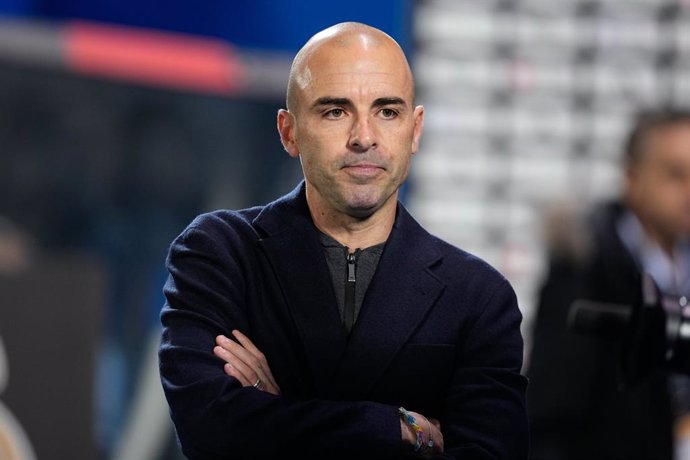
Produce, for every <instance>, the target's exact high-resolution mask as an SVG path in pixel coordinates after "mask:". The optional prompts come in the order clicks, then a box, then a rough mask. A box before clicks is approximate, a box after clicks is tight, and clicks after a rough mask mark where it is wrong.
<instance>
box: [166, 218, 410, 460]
mask: <svg viewBox="0 0 690 460" xmlns="http://www.w3.org/2000/svg"><path fill="white" fill-rule="evenodd" d="M226 226H227V225H226ZM218 227H219V225H208V222H205V223H204V222H202V223H199V222H197V223H195V224H192V225H191V226H190V227H189V228H188V229H186V230H185V232H183V233H182V234H181V235H180V236H179V237H178V238H177V239H176V240H175V241H173V243H172V245H171V247H170V251H169V254H168V257H167V260H166V265H167V268H168V270H169V273H170V274H169V278H168V280H167V283H166V285H165V287H164V294H165V297H166V304H165V306H164V307H163V310H162V312H161V322H162V326H163V331H162V337H161V343H160V348H159V365H160V375H161V381H162V385H163V389H164V392H165V395H166V398H167V401H168V404H169V406H170V413H171V417H172V420H173V422H174V425H175V429H176V433H177V436H178V440H179V443H180V446H181V448H182V451H183V452H184V454H185V455H186V456H187V457H188V458H189V459H191V460H194V459H205V460H213V459H230V458H232V459H244V458H252V459H263V458H276V457H279V456H284V455H285V453H286V452H293V453H294V454H295V455H296V456H297V457H301V458H312V457H318V456H320V458H342V457H345V458H347V457H349V458H368V457H369V456H372V457H376V458H401V457H402V456H403V455H404V454H405V453H406V452H407V451H408V448H407V446H405V445H404V443H402V442H401V433H400V424H399V418H398V414H397V407H395V406H390V405H385V404H379V403H375V402H366V401H361V402H345V401H325V400H291V399H288V398H287V397H283V396H274V395H271V394H268V393H265V392H261V391H259V390H256V389H254V388H252V387H242V386H241V384H240V383H239V381H237V380H236V379H234V378H232V377H229V376H227V375H226V374H225V373H224V372H223V362H222V361H221V360H220V359H218V358H216V357H215V356H214V355H213V347H214V345H215V337H216V336H217V335H218V334H221V333H223V334H226V335H227V334H228V333H229V331H231V330H232V329H234V328H237V329H240V330H246V329H245V325H246V324H247V317H246V309H247V308H248V306H247V305H245V301H244V298H245V295H244V292H245V287H246V283H247V282H248V279H247V268H248V264H249V263H251V262H250V261H249V259H250V258H248V257H245V256H243V254H246V251H247V249H246V244H244V242H246V241H247V238H246V237H244V238H243V237H241V236H240V232H230V231H228V229H227V228H226V229H223V230H222V231H220V230H218ZM243 251H244V253H243ZM317 453H318V454H319V455H318V456H317V455H316V454H317Z"/></svg>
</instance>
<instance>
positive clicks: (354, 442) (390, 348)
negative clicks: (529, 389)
mask: <svg viewBox="0 0 690 460" xmlns="http://www.w3.org/2000/svg"><path fill="white" fill-rule="evenodd" d="M423 112H424V109H423V107H422V106H415V105H414V81H413V78H412V73H411V70H410V67H409V65H408V63H407V60H406V58H405V55H404V53H403V51H402V50H401V49H400V47H399V46H398V44H397V43H396V42H395V41H394V40H393V39H392V38H391V37H390V36H388V35H387V34H385V33H383V32H382V31H380V30H378V29H374V28H372V27H369V26H366V25H364V24H360V23H343V24H338V25H335V26H333V27H330V28H328V29H326V30H324V31H322V32H320V33H318V34H316V35H315V36H314V37H312V38H311V39H310V40H309V41H308V42H307V44H306V45H305V46H304V47H303V48H302V49H301V50H300V51H299V52H298V54H297V56H296V57H295V60H294V61H293V66H292V69H291V72H290V77H289V83H288V94H287V110H280V111H279V113H278V130H279V133H280V138H281V141H282V143H283V146H284V148H285V150H286V151H287V152H288V154H289V155H290V156H291V157H293V158H299V159H300V161H301V164H302V169H303V173H304V181H301V182H300V183H299V184H298V185H297V187H296V188H295V189H294V190H293V191H292V192H291V193H289V194H288V195H286V196H284V197H281V198H279V199H278V200H276V201H274V202H272V203H270V204H268V205H266V206H257V207H254V208H251V209H244V210H239V211H228V210H220V211H216V212H212V213H207V214H204V215H202V216H200V217H198V218H197V219H195V220H194V222H193V223H192V224H191V225H189V226H188V227H187V228H186V229H185V230H184V231H183V232H182V233H181V235H180V236H179V237H178V238H177V239H175V241H174V242H173V243H172V245H171V249H170V253H169V256H168V259H167V266H168V269H169V271H170V277H169V279H168V282H167V284H166V287H165V294H166V298H167V302H166V305H165V307H164V309H163V311H162V314H161V321H162V323H163V334H162V342H161V347H160V355H159V357H160V371H161V377H162V384H163V387H164V389H165V393H166V397H167V400H168V403H169V404H170V409H171V415H172V419H173V421H174V423H175V426H176V430H177V434H178V437H179V441H180V444H181V447H182V450H183V451H184V453H185V455H186V456H187V457H188V458H190V459H230V458H232V459H259V458H276V457H280V456H291V455H292V456H296V457H298V458H302V459H307V458H319V459H336V458H348V459H349V458H356V459H368V458H376V459H384V458H390V459H394V458H398V459H399V458H422V457H427V458H431V457H433V458H447V459H449V458H458V459H468V458H486V459H489V458H491V459H511V460H519V459H526V458H527V445H528V436H527V420H526V409H525V401H524V395H525V387H526V380H525V378H524V376H522V375H521V374H520V370H521V366H522V353H523V352H522V350H523V346H522V337H521V335H520V323H521V314H520V311H519V309H518V306H517V300H516V297H515V293H514V292H513V289H512V287H511V286H510V284H509V283H508V281H507V280H506V279H505V278H504V277H503V276H502V275H501V274H499V273H498V272H497V271H496V270H495V269H494V268H492V267H490V266H489V265H488V264H486V263H485V262H483V261H481V260H480V259H478V258H476V257H474V256H471V255H469V254H467V253H465V252H463V251H461V250H459V249H457V248H455V247H452V246H451V245H449V244H447V243H445V242H443V241H441V240H440V239H438V238H436V237H434V236H432V235H430V234H429V233H427V232H426V231H425V230H424V229H423V228H421V227H420V226H419V224H418V223H416V221H415V220H414V219H413V218H412V217H411V216H410V215H409V214H408V212H407V211H406V209H405V208H404V206H403V205H402V204H401V203H400V202H399V201H398V192H399V189H400V187H401V185H402V184H403V182H404V181H405V179H406V177H407V173H408V170H409V167H410V162H411V157H412V155H413V154H414V153H415V152H416V151H417V149H418V146H419V140H420V136H421V133H422V121H423ZM291 452H292V453H291Z"/></svg>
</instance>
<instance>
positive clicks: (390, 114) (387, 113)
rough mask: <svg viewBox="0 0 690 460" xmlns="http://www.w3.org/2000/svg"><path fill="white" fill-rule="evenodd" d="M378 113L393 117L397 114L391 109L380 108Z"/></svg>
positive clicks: (385, 116) (384, 116)
mask: <svg viewBox="0 0 690 460" xmlns="http://www.w3.org/2000/svg"><path fill="white" fill-rule="evenodd" d="M380 113H381V116H382V117H383V118H395V117H396V116H397V115H398V112H396V111H395V110H393V109H381V112H380Z"/></svg>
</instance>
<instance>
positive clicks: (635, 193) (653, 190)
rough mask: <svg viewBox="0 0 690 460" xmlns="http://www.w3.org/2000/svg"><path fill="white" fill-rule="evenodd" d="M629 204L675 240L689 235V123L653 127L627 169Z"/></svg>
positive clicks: (649, 224)
mask: <svg viewBox="0 0 690 460" xmlns="http://www.w3.org/2000/svg"><path fill="white" fill-rule="evenodd" d="M628 191H629V197H630V200H631V204H632V206H633V207H634V209H635V211H636V212H637V214H638V215H639V217H640V219H641V220H642V222H643V223H644V224H645V225H646V226H647V227H648V228H649V229H651V230H652V231H653V232H655V233H657V234H658V235H660V236H661V237H663V238H665V239H668V240H671V241H675V240H677V239H678V238H680V237H685V236H689V235H690V123H677V124H674V125H670V126H667V127H662V128H659V129H657V130H655V131H653V132H652V133H651V134H650V136H649V138H648V139H647V143H646V145H645V146H644V150H643V151H642V152H641V157H640V159H639V160H638V163H637V164H636V165H633V166H632V167H631V168H630V170H629V171H628Z"/></svg>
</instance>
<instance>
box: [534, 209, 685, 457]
mask: <svg viewBox="0 0 690 460" xmlns="http://www.w3.org/2000/svg"><path fill="white" fill-rule="evenodd" d="M623 211H624V208H623V206H622V205H620V204H618V203H606V204H601V205H599V206H597V207H596V208H595V209H594V210H593V211H592V212H591V215H590V216H589V220H587V221H586V225H585V226H584V227H582V226H581V227H580V228H578V227H577V226H573V227H571V228H570V231H571V232H580V233H584V234H586V235H585V236H584V238H585V242H586V243H588V244H587V245H586V246H580V245H578V244H574V245H571V247H570V249H569V250H568V249H566V250H564V246H568V245H567V244H566V245H561V246H560V247H556V248H554V249H553V250H552V252H551V259H550V264H549V272H548V276H547V279H546V280H545V282H544V284H543V287H542V289H541V291H540V295H539V299H538V306H537V317H536V321H535V324H534V329H533V335H532V339H533V345H532V352H531V356H530V358H529V370H528V376H529V378H530V388H529V391H528V408H529V414H530V421H531V435H532V450H531V458H533V459H534V460H559V459H572V460H583V459H588V460H591V459H607V460H635V459H639V460H654V459H660V460H662V459H663V460H670V459H671V458H672V453H673V447H672V412H671V405H670V396H669V391H668V387H667V378H666V375H665V373H664V372H662V371H658V372H656V373H655V374H654V375H652V376H651V377H649V378H648V379H646V380H645V381H643V382H642V383H641V384H639V385H636V386H634V387H631V388H628V389H626V390H623V391H619V383H620V382H619V380H618V379H617V375H616V372H617V370H618V366H619V362H620V361H619V352H620V348H619V346H620V342H619V341H615V340H614V339H613V338H611V339H610V340H609V339H606V338H597V337H591V336H585V335H582V334H578V333H577V332H575V331H571V330H569V329H568V328H567V315H568V311H569V308H570V305H571V303H572V301H573V300H575V299H589V300H594V301H599V302H606V303H612V304H631V303H632V302H633V301H634V299H635V295H636V293H637V290H638V289H639V286H640V282H641V281H640V279H641V274H640V271H639V269H638V267H637V265H636V262H635V260H634V259H633V257H632V255H631V254H630V252H629V251H628V250H627V248H626V246H625V245H624V243H623V242H622V241H621V239H620V237H619V236H618V233H617V231H616V222H617V220H618V218H619V216H620V215H621V213H622V212H623ZM565 226H567V225H565ZM572 236H574V237H575V238H580V237H582V236H583V235H582V234H581V235H572ZM566 240H567V238H566ZM571 241H572V240H571ZM561 242H562V241H561Z"/></svg>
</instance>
